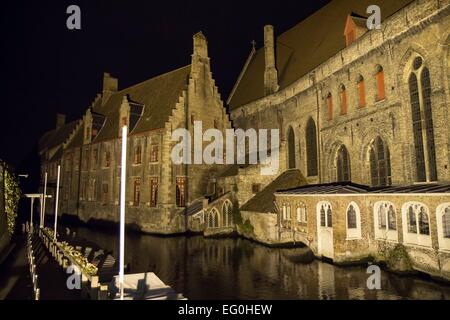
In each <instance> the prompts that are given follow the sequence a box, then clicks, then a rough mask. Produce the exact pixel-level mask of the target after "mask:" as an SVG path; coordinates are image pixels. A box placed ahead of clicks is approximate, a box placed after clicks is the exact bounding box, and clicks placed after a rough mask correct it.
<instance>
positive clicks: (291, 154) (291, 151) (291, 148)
mask: <svg viewBox="0 0 450 320" xmlns="http://www.w3.org/2000/svg"><path fill="white" fill-rule="evenodd" d="M287 144H288V146H287V152H288V166H289V168H288V169H294V168H295V134H294V129H292V127H289V129H288V134H287Z"/></svg>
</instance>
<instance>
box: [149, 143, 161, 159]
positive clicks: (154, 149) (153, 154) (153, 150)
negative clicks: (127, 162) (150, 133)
mask: <svg viewBox="0 0 450 320" xmlns="http://www.w3.org/2000/svg"><path fill="white" fill-rule="evenodd" d="M158 156H159V145H157V144H154V145H151V146H150V162H152V163H154V162H158Z"/></svg>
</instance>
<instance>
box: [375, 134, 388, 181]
mask: <svg viewBox="0 0 450 320" xmlns="http://www.w3.org/2000/svg"><path fill="white" fill-rule="evenodd" d="M390 158H391V156H390V152H389V148H388V146H387V145H386V144H385V143H384V142H383V140H381V138H380V137H377V138H376V139H375V141H374V142H373V143H372V145H371V146H370V173H371V178H372V186H388V185H391V184H392V179H391V159H390Z"/></svg>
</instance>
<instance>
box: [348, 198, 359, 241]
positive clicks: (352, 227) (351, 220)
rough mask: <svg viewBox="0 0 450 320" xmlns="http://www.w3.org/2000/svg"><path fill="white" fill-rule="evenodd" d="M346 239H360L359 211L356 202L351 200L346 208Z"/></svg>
mask: <svg viewBox="0 0 450 320" xmlns="http://www.w3.org/2000/svg"><path fill="white" fill-rule="evenodd" d="M345 217H346V225H347V240H356V239H361V238H362V235H361V211H360V210H359V206H358V205H357V204H356V202H351V203H350V204H349V205H348V207H347V210H346V214H345Z"/></svg>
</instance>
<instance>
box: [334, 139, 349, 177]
mask: <svg viewBox="0 0 450 320" xmlns="http://www.w3.org/2000/svg"><path fill="white" fill-rule="evenodd" d="M336 169H337V181H339V182H341V181H350V180H351V175H350V157H349V155H348V151H347V148H346V147H345V146H344V145H342V146H341V147H340V148H339V150H338V154H337V161H336Z"/></svg>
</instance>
